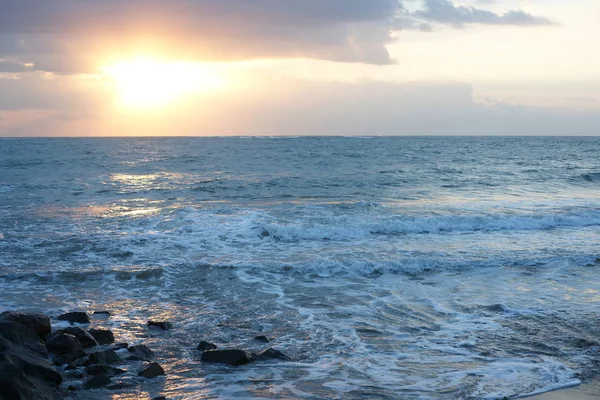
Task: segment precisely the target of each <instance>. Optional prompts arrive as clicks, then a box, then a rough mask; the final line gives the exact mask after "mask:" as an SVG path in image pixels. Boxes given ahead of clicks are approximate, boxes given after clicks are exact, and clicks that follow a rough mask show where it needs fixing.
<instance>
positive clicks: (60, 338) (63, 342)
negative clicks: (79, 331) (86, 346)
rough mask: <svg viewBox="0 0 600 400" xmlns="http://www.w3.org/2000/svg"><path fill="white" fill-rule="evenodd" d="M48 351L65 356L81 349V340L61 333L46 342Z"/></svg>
mask: <svg viewBox="0 0 600 400" xmlns="http://www.w3.org/2000/svg"><path fill="white" fill-rule="evenodd" d="M46 347H47V348H48V351H50V352H51V353H54V354H58V355H63V354H67V353H70V352H72V351H75V350H77V349H80V348H81V343H79V340H78V339H77V338H76V337H75V336H73V335H70V334H68V333H59V334H56V335H54V336H52V337H51V338H50V339H48V340H46Z"/></svg>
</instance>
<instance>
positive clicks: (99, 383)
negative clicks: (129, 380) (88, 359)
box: [83, 375, 110, 389]
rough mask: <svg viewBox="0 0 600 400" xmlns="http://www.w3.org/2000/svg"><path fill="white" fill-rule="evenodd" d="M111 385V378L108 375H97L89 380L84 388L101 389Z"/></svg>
mask: <svg viewBox="0 0 600 400" xmlns="http://www.w3.org/2000/svg"><path fill="white" fill-rule="evenodd" d="M109 383H110V378H109V377H108V376H106V375H96V376H94V377H92V378H90V379H88V380H87V381H86V382H85V383H84V384H83V387H84V388H85V389H99V388H102V387H104V386H106V385H108V384H109Z"/></svg>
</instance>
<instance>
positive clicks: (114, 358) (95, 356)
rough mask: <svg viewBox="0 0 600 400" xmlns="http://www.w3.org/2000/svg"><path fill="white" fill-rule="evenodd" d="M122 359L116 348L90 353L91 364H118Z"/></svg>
mask: <svg viewBox="0 0 600 400" xmlns="http://www.w3.org/2000/svg"><path fill="white" fill-rule="evenodd" d="M119 361H121V359H120V358H119V356H118V355H117V353H115V352H114V350H104V351H97V352H95V353H92V354H90V356H89V365H91V364H100V365H108V364H116V363H118V362H119Z"/></svg>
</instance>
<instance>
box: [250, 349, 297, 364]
mask: <svg viewBox="0 0 600 400" xmlns="http://www.w3.org/2000/svg"><path fill="white" fill-rule="evenodd" d="M257 358H258V359H259V360H266V359H269V358H275V359H278V360H283V361H291V358H289V357H288V356H286V355H285V354H283V353H282V352H280V351H279V350H275V349H274V348H268V349H267V350H265V351H263V352H262V353H260V354H259V355H258V356H257Z"/></svg>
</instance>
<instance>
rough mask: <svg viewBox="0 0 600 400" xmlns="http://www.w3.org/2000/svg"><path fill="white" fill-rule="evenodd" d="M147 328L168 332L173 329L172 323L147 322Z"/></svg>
mask: <svg viewBox="0 0 600 400" xmlns="http://www.w3.org/2000/svg"><path fill="white" fill-rule="evenodd" d="M148 328H158V329H162V330H163V331H168V330H171V329H173V323H172V322H167V321H148Z"/></svg>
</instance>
